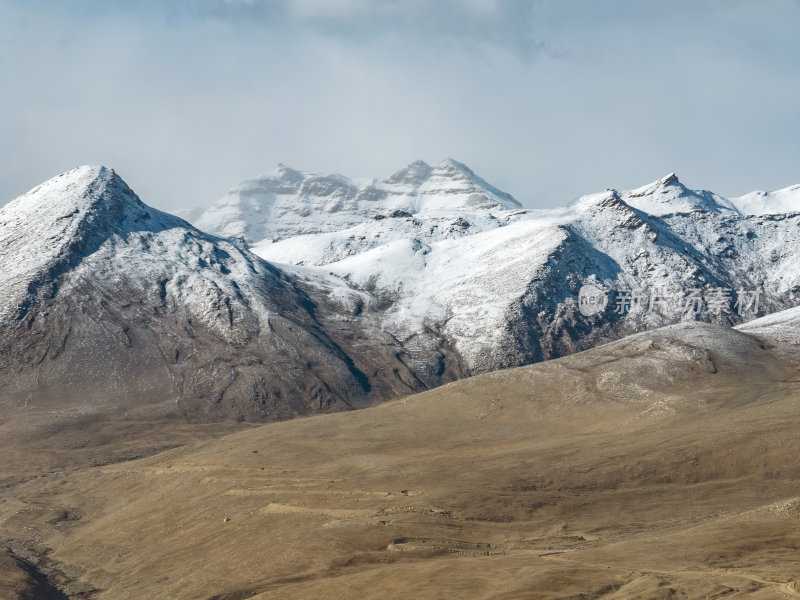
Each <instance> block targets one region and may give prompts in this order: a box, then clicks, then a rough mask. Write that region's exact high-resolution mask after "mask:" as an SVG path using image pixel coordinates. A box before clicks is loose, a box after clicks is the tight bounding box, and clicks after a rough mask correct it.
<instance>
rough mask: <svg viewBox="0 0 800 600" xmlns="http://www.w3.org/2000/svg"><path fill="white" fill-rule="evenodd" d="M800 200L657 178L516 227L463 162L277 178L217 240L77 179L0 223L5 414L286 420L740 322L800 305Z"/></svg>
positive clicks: (212, 216) (207, 218)
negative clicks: (110, 407)
mask: <svg viewBox="0 0 800 600" xmlns="http://www.w3.org/2000/svg"><path fill="white" fill-rule="evenodd" d="M795 192H797V193H795ZM756 196H758V198H761V199H760V200H758V202H755V201H754V200H752V198H755V197H756ZM796 204H800V188H797V187H795V188H787V189H786V190H782V191H781V192H776V193H774V194H761V195H758V194H756V195H753V194H750V195H747V196H743V197H742V198H737V199H726V198H723V197H721V196H719V195H716V194H713V193H711V192H707V191H696V190H691V189H689V188H687V187H685V186H684V185H683V184H682V183H681V182H680V181H679V179H678V178H677V177H676V176H675V175H674V174H670V175H668V176H667V177H664V178H662V179H660V180H658V181H656V182H654V183H652V184H650V185H647V186H644V187H642V188H639V189H636V190H632V191H617V190H606V191H604V192H600V193H596V194H590V195H587V196H583V197H581V198H579V199H578V200H577V201H575V202H574V203H573V204H571V205H569V206H567V207H565V208H560V209H554V210H526V209H524V208H522V207H521V206H520V205H519V203H518V202H516V200H514V199H513V198H512V197H511V196H510V195H508V194H505V193H503V192H501V191H500V190H498V189H496V188H494V187H493V186H491V185H490V184H488V183H487V182H485V181H484V180H483V179H481V178H480V177H478V176H477V175H475V174H474V173H473V172H472V171H471V170H469V169H468V168H467V167H465V166H464V165H461V164H460V163H457V162H455V161H445V162H443V163H441V164H440V165H438V166H437V167H435V168H434V167H430V166H428V165H426V164H425V163H422V162H416V163H412V164H411V165H409V167H407V168H405V169H403V170H401V171H399V172H398V173H396V174H395V175H393V176H392V177H390V178H388V179H386V180H384V181H379V182H376V181H369V182H353V181H351V180H348V179H346V178H344V177H341V176H319V175H312V174H308V173H302V172H300V171H293V170H291V169H288V168H286V167H281V168H280V169H279V170H278V171H277V172H276V173H273V174H271V175H268V176H264V177H261V178H258V179H256V180H253V181H251V182H248V183H246V184H244V185H243V186H240V188H237V190H235V191H234V192H232V193H231V194H229V195H228V196H227V197H226V198H225V199H223V200H222V201H220V202H219V203H217V204H215V205H214V206H213V207H212V208H211V209H209V210H207V211H205V213H204V214H203V215H201V217H200V218H199V220H198V221H197V222H198V223H199V224H203V223H205V225H204V226H205V227H207V228H208V229H210V230H212V231H213V233H214V234H209V233H204V232H202V231H200V230H199V229H196V228H195V227H193V226H191V225H189V224H188V223H187V222H186V221H184V220H182V219H180V218H178V217H175V216H172V215H167V214H165V213H161V212H159V211H157V210H154V209H152V208H150V207H148V206H146V205H145V204H143V203H142V202H141V201H140V200H139V199H138V198H137V197H136V195H135V194H134V193H133V192H132V191H131V190H130V189H129V188H128V186H127V185H126V184H125V183H124V182H123V181H122V180H121V179H120V178H119V177H118V176H117V175H116V174H114V172H113V171H110V170H108V169H105V168H102V167H82V168H78V169H74V170H72V171H69V172H67V173H64V174H62V175H61V176H59V177H56V178H54V179H52V180H50V181H48V182H46V183H44V184H42V185H40V186H38V187H37V188H35V189H33V190H31V192H29V193H28V194H25V195H24V196H21V197H20V198H17V199H16V200H14V201H12V202H11V203H9V204H8V205H6V206H5V207H3V208H2V209H0V269H2V272H3V273H4V274H5V278H4V279H3V280H2V282H0V347H2V349H3V351H2V352H0V389H2V394H0V403H2V404H3V405H6V406H13V407H25V406H28V407H40V408H41V407H44V408H56V407H57V408H73V409H74V408H76V407H81V408H87V409H89V408H91V407H93V406H96V405H99V404H114V405H121V406H126V407H128V406H130V407H134V406H142V405H146V404H159V405H160V406H162V407H163V406H165V405H171V406H173V407H175V406H177V407H178V408H179V409H180V410H181V411H182V412H183V413H184V414H185V415H188V416H190V417H192V418H200V419H209V418H212V419H216V418H231V417H235V418H247V419H262V420H264V419H276V418H286V417H290V416H293V415H296V414H302V413H308V412H313V411H325V410H340V409H347V408H353V407H361V406H367V405H369V404H373V403H375V402H378V401H381V400H385V399H388V398H391V397H396V396H399V395H403V394H407V393H411V392H415V391H420V390H423V389H427V388H431V387H434V386H436V385H440V384H442V383H446V382H449V381H453V380H455V379H458V378H460V377H464V376H467V375H470V374H475V373H480V372H485V371H490V370H493V369H498V368H502V367H510V366H517V365H522V364H527V363H530V362H535V361H539V360H543V359H547V358H550V357H556V356H562V355H565V354H568V353H571V352H575V351H577V350H581V349H585V348H589V347H591V346H595V345H597V344H600V343H603V342H605V341H610V340H613V339H617V338H619V337H622V336H624V335H626V334H629V333H635V332H638V331H642V330H645V329H650V328H654V327H658V326H661V325H665V324H669V323H672V322H676V321H682V320H706V321H712V322H719V323H727V324H739V323H743V322H746V321H748V320H750V319H753V318H755V317H758V316H762V315H764V314H767V313H770V312H773V311H778V310H781V309H785V308H790V307H794V306H796V305H798V304H800V267H798V265H797V261H796V259H795V256H794V252H793V250H792V249H793V248H795V247H798V244H800V212H781V211H782V210H783V209H784V208H786V207H792V206H795V205H796ZM218 236H230V238H229V239H226V238H225V237H218ZM248 242H249V245H250V249H249V250H248V249H247V245H248ZM251 251H252V252H251ZM256 253H257V254H259V255H260V257H259V256H257V255H256ZM581 290H583V292H582V291H581ZM587 290H588V291H587ZM582 302H583V304H582Z"/></svg>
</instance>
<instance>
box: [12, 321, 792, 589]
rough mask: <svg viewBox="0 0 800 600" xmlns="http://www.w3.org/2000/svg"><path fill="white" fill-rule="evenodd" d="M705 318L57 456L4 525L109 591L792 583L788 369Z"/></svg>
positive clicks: (77, 578) (18, 539)
mask: <svg viewBox="0 0 800 600" xmlns="http://www.w3.org/2000/svg"><path fill="white" fill-rule="evenodd" d="M723 331H724V330H722V329H721V328H720V329H716V328H711V327H709V326H703V327H700V332H701V333H703V336H701V337H698V336H697V335H694V336H689V337H687V336H686V335H684V334H676V333H675V332H674V331H673V332H666V333H665V332H661V333H657V334H647V335H644V336H637V337H635V338H629V339H627V340H624V341H622V342H618V343H615V344H611V345H609V346H605V347H603V348H599V349H596V350H593V351H591V352H588V353H584V354H581V355H576V356H573V357H570V358H567V359H562V360H559V361H554V362H551V363H546V364H542V365H537V366H532V367H524V368H521V369H515V370H509V371H504V372H499V373H494V374H489V375H485V376H481V377H476V378H473V379H470V380H467V381H463V382H460V383H456V384H450V385H447V386H444V387H442V388H439V389H437V390H434V391H431V392H428V393H425V394H420V395H417V396H414V397H410V398H407V399H404V400H399V401H395V402H392V403H389V404H386V405H383V406H380V407H377V408H373V409H367V410H363V411H358V412H354V413H343V414H334V415H325V416H319V417H313V418H306V419H298V420H294V421H290V422H285V423H275V424H270V425H266V426H262V427H258V428H252V429H247V430H244V431H240V432H236V433H233V434H230V435H226V436H223V437H217V438H216V439H212V440H206V441H194V442H191V443H186V438H184V439H179V440H176V444H177V443H179V444H181V445H180V447H176V448H173V449H170V450H167V451H164V452H158V453H155V454H152V455H151V456H148V457H146V458H142V459H139V460H131V461H125V462H113V463H111V464H106V465H104V466H96V467H92V468H75V469H74V470H72V471H70V472H64V473H61V474H59V473H55V472H52V471H51V472H49V473H48V474H47V476H46V477H38V478H36V479H32V480H30V481H27V482H25V483H16V484H14V485H10V486H9V487H7V488H6V489H5V490H4V491H3V493H2V499H0V524H1V525H2V529H3V531H4V532H5V535H6V537H7V538H8V539H9V540H11V541H12V542H13V543H14V544H17V545H19V546H24V545H26V544H27V547H29V548H35V549H36V550H37V551H38V552H42V551H43V550H45V549H48V550H49V554H48V560H49V561H51V568H53V569H56V568H57V569H58V570H60V571H61V574H62V584H63V586H64V587H65V589H66V590H67V591H68V592H71V593H73V594H77V593H78V592H80V591H81V590H83V591H84V592H85V593H86V595H87V596H90V597H91V596H96V597H99V598H108V599H125V598H131V599H133V598H135V599H137V600H140V599H146V598H153V599H156V598H157V599H159V600H164V599H169V598H175V599H184V598H185V599H190V598H191V599H197V598H201V599H207V600H210V599H212V598H214V599H218V600H223V599H225V600H234V599H242V598H257V599H259V600H266V599H271V598H276V599H277V598H281V599H284V598H331V599H335V598H342V599H344V598H376V599H377V598H381V599H385V598H405V597H419V598H457V597H466V598H498V599H511V598H564V599H566V598H574V599H578V598H581V599H583V598H609V599H611V598H616V599H622V598H625V599H634V598H640V599H650V598H718V597H725V598H784V597H786V598H790V597H797V596H798V595H800V593H799V592H798V589H797V588H796V586H795V581H796V580H797V579H800V572H798V570H800V568H798V544H800V521H799V520H798V515H799V514H800V501H798V497H799V496H800V488H798V481H800V436H798V435H797V428H798V424H799V423H798V422H799V421H800V416H799V412H798V409H799V408H800V396H799V395H798V393H799V392H800V387H799V385H798V383H797V381H796V374H797V373H796V368H795V367H794V366H792V365H788V364H786V363H785V362H783V361H782V359H779V358H778V357H776V356H775V355H774V354H773V353H772V352H770V351H769V350H766V349H763V348H761V347H760V345H759V344H758V343H757V342H756V341H755V340H753V339H752V338H747V337H745V336H739V335H734V334H730V335H729V334H727V333H725V334H723ZM706 334H707V335H706ZM726 336H727V337H726ZM107 422H110V421H107ZM109 426H110V425H109ZM182 427H185V426H182ZM160 431H162V433H163V432H166V431H168V429H167V428H166V426H165V429H162V430H160ZM185 431H186V430H185ZM164 435H166V434H164ZM187 435H189V434H188V433H187ZM131 440H132V441H131V442H130V444H131V448H133V447H135V446H136V444H137V443H139V444H143V445H144V446H146V445H147V444H146V443H145V441H146V440H147V436H146V435H143V436H139V437H137V436H133V437H132V438H131ZM136 440H140V441H139V442H136ZM141 440H145V441H141ZM160 443H163V440H161V441H158V443H152V444H151V451H152V452H155V450H156V449H157V447H158V445H159V444H160ZM63 452H64V457H63V458H62V460H67V457H68V456H69V452H67V451H66V450H63ZM149 453H150V452H143V454H149ZM56 454H58V452H56ZM57 462H58V459H56V460H55V462H51V463H48V464H49V465H51V467H52V465H54V464H56V463H57ZM7 477H11V475H8V474H7ZM92 590H98V591H95V592H91V591H92Z"/></svg>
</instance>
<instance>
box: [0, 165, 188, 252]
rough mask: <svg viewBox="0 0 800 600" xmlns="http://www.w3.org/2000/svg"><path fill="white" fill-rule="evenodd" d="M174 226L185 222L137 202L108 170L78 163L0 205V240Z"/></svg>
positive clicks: (68, 238)
mask: <svg viewBox="0 0 800 600" xmlns="http://www.w3.org/2000/svg"><path fill="white" fill-rule="evenodd" d="M176 224H182V225H185V226H188V224H187V223H185V222H183V221H182V220H181V219H179V218H178V217H175V216H173V215H169V214H166V213H162V212H160V211H157V210H155V209H152V208H150V207H149V206H147V205H145V204H144V203H142V202H141V201H140V200H139V198H137V197H136V194H134V193H133V191H132V190H131V189H130V188H129V187H128V186H127V184H126V183H125V182H124V181H123V180H122V179H121V178H120V177H119V176H118V175H117V174H116V173H115V172H114V170H113V169H108V168H107V167H103V166H82V167H76V168H74V169H70V170H69V171H66V172H64V173H62V174H60V175H58V176H56V177H53V178H52V179H50V180H48V181H46V182H44V183H42V184H40V185H38V186H36V187H35V188H33V189H32V190H30V191H29V192H28V193H26V194H23V195H22V196H19V197H18V198H16V199H14V200H12V201H11V202H9V203H8V204H7V205H6V206H4V207H3V208H2V209H0V236H6V238H2V237H0V242H1V241H8V239H7V238H8V237H16V236H20V235H23V234H25V235H27V237H28V238H31V237H35V235H34V234H36V233H38V232H41V233H43V234H46V236H47V239H48V240H50V241H51V243H55V244H58V243H60V242H69V241H71V239H72V238H74V237H75V236H76V235H78V234H83V235H86V234H87V233H89V232H90V231H98V230H104V233H111V232H120V231H127V230H137V231H138V230H141V229H144V228H146V229H150V230H154V231H159V230H163V229H164V228H166V227H170V226H174V225H176Z"/></svg>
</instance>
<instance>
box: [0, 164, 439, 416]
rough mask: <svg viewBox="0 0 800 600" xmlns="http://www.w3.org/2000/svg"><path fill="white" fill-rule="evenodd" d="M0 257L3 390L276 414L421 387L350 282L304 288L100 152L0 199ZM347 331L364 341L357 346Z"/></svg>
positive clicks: (81, 402)
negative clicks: (163, 206) (126, 178)
mask: <svg viewBox="0 0 800 600" xmlns="http://www.w3.org/2000/svg"><path fill="white" fill-rule="evenodd" d="M0 270H1V271H2V272H3V273H4V278H3V282H2V284H1V285H0V347H2V349H3V351H2V352H1V353H0V388H2V394H0V402H2V404H5V405H11V406H18V407H20V406H25V407H30V408H34V407H38V408H42V407H52V408H75V407H76V406H80V407H86V408H89V407H92V406H96V405H99V404H111V405H119V406H125V407H129V406H130V407H134V406H141V405H144V404H159V403H161V404H163V403H165V402H166V403H172V404H173V405H174V404H177V405H178V407H179V408H180V409H181V411H182V412H183V413H184V414H186V415H189V416H191V417H194V418H201V419H203V418H223V417H244V418H249V419H274V418H285V417H288V416H292V415H294V414H298V413H305V412H309V411H319V410H336V409H342V408H348V407H353V406H363V405H365V404H368V403H371V402H372V401H373V397H378V398H384V397H387V396H392V395H396V394H397V393H399V392H401V391H406V392H407V391H409V390H411V389H422V388H423V387H424V386H423V385H422V384H418V383H417V380H416V379H415V377H414V376H413V375H412V374H408V373H407V371H408V370H407V369H406V368H405V366H404V365H403V363H402V362H401V360H400V359H398V358H397V356H400V355H401V354H402V352H401V349H400V348H398V347H397V344H396V343H395V342H394V341H393V340H392V339H391V338H388V336H386V335H385V334H384V333H383V332H381V331H380V329H379V328H378V327H377V323H376V322H374V321H372V320H370V316H369V314H368V312H367V311H364V310H363V309H362V305H363V304H364V300H363V299H362V298H361V296H360V295H359V293H358V292H355V291H352V290H350V289H348V288H347V287H346V286H343V285H339V286H338V287H336V286H333V287H331V286H330V285H328V286H327V287H326V285H324V284H320V283H318V284H315V285H314V286H313V289H310V288H309V289H306V288H305V287H304V286H303V282H301V281H298V280H296V279H294V278H293V277H291V276H290V275H287V274H286V273H285V272H283V271H281V270H280V269H278V268H275V267H274V266H272V265H270V264H269V263H266V262H265V261H263V260H261V259H259V258H258V257H256V256H254V255H253V254H250V253H249V252H247V251H246V250H243V249H241V248H240V247H238V246H237V245H235V244H233V243H231V242H229V241H226V240H224V239H221V238H216V237H213V236H210V235H207V234H205V233H202V232H200V231H198V230H197V229H195V228H193V227H192V226H190V225H189V224H188V223H186V222H185V221H183V220H181V219H179V218H177V217H174V216H172V215H168V214H166V213H162V212H159V211H157V210H154V209H152V208H150V207H148V206H146V205H145V204H143V203H142V202H141V201H140V200H139V199H138V198H137V197H136V195H135V194H134V193H133V192H132V191H131V190H130V189H129V188H128V186H127V185H126V184H125V183H124V182H123V181H122V180H121V179H120V178H119V177H118V176H117V175H116V174H115V173H114V172H113V171H111V170H109V169H106V168H103V167H82V168H78V169H74V170H72V171H69V172H67V173H64V174H62V175H60V176H58V177H56V178H54V179H52V180H50V181H48V182H46V183H44V184H42V185H40V186H38V187H36V188H35V189H33V190H31V192H29V193H28V194H25V195H23V196H21V197H19V198H17V199H16V200H14V201H12V202H11V203H9V204H8V205H6V206H5V207H3V208H2V209H0ZM354 332H363V335H365V336H366V337H367V338H368V339H370V340H372V341H373V342H374V344H375V347H370V349H369V352H363V360H362V356H360V354H361V353H362V352H361V350H359V346H360V345H361V344H362V343H363V342H362V340H361V339H360V338H359V337H358V336H356V335H354ZM380 373H389V374H390V375H388V376H386V377H382V376H381V375H380ZM401 378H404V381H402V380H401Z"/></svg>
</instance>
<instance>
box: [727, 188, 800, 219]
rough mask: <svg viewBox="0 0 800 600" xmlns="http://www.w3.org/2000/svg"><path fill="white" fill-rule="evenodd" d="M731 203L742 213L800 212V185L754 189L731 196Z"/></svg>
mask: <svg viewBox="0 0 800 600" xmlns="http://www.w3.org/2000/svg"><path fill="white" fill-rule="evenodd" d="M731 203H732V204H733V205H734V206H736V208H737V209H739V211H740V212H741V213H742V214H746V215H773V214H780V213H793V212H800V185H792V186H789V187H786V188H783V189H781V190H776V191H774V192H764V191H760V190H759V191H755V192H750V193H749V194H745V195H744V196H740V197H739V198H731Z"/></svg>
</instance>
